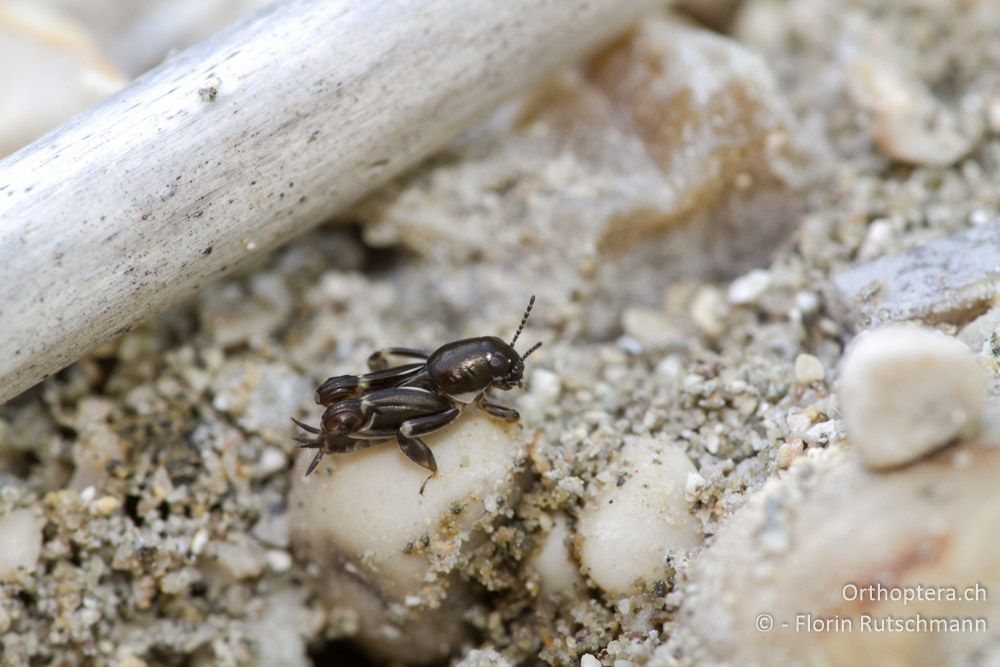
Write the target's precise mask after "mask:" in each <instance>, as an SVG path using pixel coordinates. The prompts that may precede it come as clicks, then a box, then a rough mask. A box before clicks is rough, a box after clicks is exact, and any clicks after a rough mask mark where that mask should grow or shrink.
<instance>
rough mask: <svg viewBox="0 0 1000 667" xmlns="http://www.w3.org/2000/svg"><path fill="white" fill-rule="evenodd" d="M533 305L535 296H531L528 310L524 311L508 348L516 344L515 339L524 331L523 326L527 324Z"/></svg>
mask: <svg viewBox="0 0 1000 667" xmlns="http://www.w3.org/2000/svg"><path fill="white" fill-rule="evenodd" d="M534 305H535V295H534V294H532V295H531V299H530V300H529V301H528V308H527V310H525V311H524V317H522V318H521V326H519V327H518V328H517V333H515V334H514V339H513V340H512V341H510V346H511V347H514V343H516V342H517V337H518V336H520V335H521V332H522V331H524V325H525V324H527V323H528V317H529V316H530V315H531V307H532V306H534Z"/></svg>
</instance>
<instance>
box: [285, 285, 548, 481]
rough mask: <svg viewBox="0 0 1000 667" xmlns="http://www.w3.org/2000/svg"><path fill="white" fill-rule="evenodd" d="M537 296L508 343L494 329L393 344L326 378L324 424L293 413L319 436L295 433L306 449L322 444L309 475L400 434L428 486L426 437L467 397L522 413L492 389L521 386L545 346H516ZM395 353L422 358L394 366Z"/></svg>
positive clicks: (508, 414)
mask: <svg viewBox="0 0 1000 667" xmlns="http://www.w3.org/2000/svg"><path fill="white" fill-rule="evenodd" d="M534 303H535V297H534V296H532V297H531V300H530V301H529V302H528V308H527V309H526V310H525V311H524V317H522V318H521V325H520V326H519V327H518V328H517V332H516V333H515V334H514V338H513V340H511V341H510V343H509V344H508V343H506V342H504V341H502V340H500V339H499V338H497V337H495V336H482V337H479V338H466V339H464V340H457V341H454V342H452V343H446V344H444V345H442V346H441V347H439V348H438V349H436V350H434V351H433V352H424V351H422V350H414V349H411V348H406V347H389V348H385V349H383V350H379V351H377V352H375V353H374V354H372V355H371V356H370V357H368V367H369V369H370V370H371V371H372V372H371V373H368V374H366V375H338V376H336V377H332V378H330V379H328V380H327V381H326V382H324V383H323V384H322V385H320V387H319V389H317V390H316V402H317V403H319V404H320V405H325V406H327V407H326V410H325V411H324V412H323V417H322V419H321V420H320V426H319V428H314V427H312V426H307V425H305V424H303V423H302V422H300V421H298V420H297V419H292V421H294V422H295V423H296V424H298V426H300V427H301V428H302V429H304V430H306V431H308V432H309V433H312V434H313V435H315V436H316V437H315V438H309V437H307V436H299V437H298V438H296V440H297V441H298V442H300V443H301V446H302V447H303V448H308V449H317V450H318V451H317V452H316V456H315V457H314V458H313V460H312V462H311V463H310V464H309V468H308V469H307V470H306V475H309V474H310V473H311V472H312V471H313V470H315V469H316V466H318V465H319V462H320V461H321V460H322V458H323V455H324V454H339V453H344V452H352V451H355V450H358V449H362V448H364V447H369V446H371V445H373V444H375V443H376V442H378V441H380V440H385V439H388V438H392V437H394V436H395V438H396V442H397V443H398V444H399V448H400V449H401V450H402V452H403V453H404V454H406V456H407V457H409V458H410V460H411V461H413V462H414V463H416V464H417V465H419V466H422V467H424V468H426V469H427V470H430V471H431V474H430V476H428V477H427V479H425V480H424V484H422V485H421V486H420V493H423V492H424V485H425V484H427V480H429V479H430V478H431V477H433V476H434V474H435V473H436V472H437V463H436V462H435V461H434V454H433V453H432V452H431V450H430V448H429V447H428V446H427V444H426V443H425V442H424V441H423V440H421V439H420V436H422V435H427V434H428V433H432V432H434V431H437V430H438V429H441V428H444V427H445V426H447V425H448V424H450V423H451V422H453V421H454V420H455V419H456V418H457V417H458V416H459V415H460V414H461V412H462V408H463V407H464V406H465V405H466V404H469V403H475V404H476V406H478V407H479V408H480V409H482V410H485V411H486V412H487V413H488V414H490V415H492V416H494V417H497V418H499V419H504V420H508V421H517V419H518V418H519V415H518V414H517V411H516V410H514V409H513V408H508V407H504V406H502V405H496V404H494V403H491V402H489V400H488V399H487V397H486V391H487V390H488V389H502V390H508V389H513V388H514V387H520V386H521V384H522V378H523V376H524V360H525V359H527V358H528V355H530V354H531V353H532V352H534V351H535V350H537V349H538V348H539V347H541V345H542V344H541V343H536V344H535V345H533V346H532V347H531V348H529V349H528V351H527V352H525V353H524V355H523V356H522V355H520V354H518V353H517V352H516V351H515V350H514V344H515V343H516V342H517V339H518V337H519V336H520V335H521V332H522V331H523V330H524V325H525V324H527V322H528V317H529V316H530V315H531V308H532V306H533V305H534ZM389 355H396V356H401V357H411V358H415V359H422V360H423V361H421V362H419V363H412V364H404V365H402V366H395V367H393V368H389V362H388V360H387V359H386V357H387V356H389Z"/></svg>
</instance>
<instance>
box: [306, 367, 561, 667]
mask: <svg viewBox="0 0 1000 667" xmlns="http://www.w3.org/2000/svg"><path fill="white" fill-rule="evenodd" d="M544 384H545V381H544V380H543V385H544ZM515 433H516V431H515V429H514V427H511V426H508V425H507V424H505V423H504V422H501V421H499V420H496V419H493V418H491V417H489V416H486V415H484V414H483V413H482V412H481V411H479V410H468V411H467V412H466V414H464V415H463V416H462V417H461V418H460V419H459V420H458V421H456V422H455V423H453V424H451V425H450V426H449V427H448V428H446V429H442V430H440V431H438V432H436V433H433V434H431V435H428V436H426V437H425V438H424V440H425V441H426V442H427V444H428V445H429V446H430V448H431V450H432V451H433V452H434V457H435V459H436V461H437V465H438V473H437V475H436V476H435V477H433V478H431V479H430V480H428V481H427V485H426V487H425V489H424V493H423V495H421V494H420V488H421V484H422V483H423V482H424V480H425V479H426V478H427V471H426V470H424V469H423V468H421V467H420V466H418V465H417V464H415V463H413V462H412V461H410V460H409V459H408V458H407V457H406V456H405V455H404V454H403V453H402V452H401V451H400V450H399V447H397V446H396V443H395V441H393V440H387V441H386V442H382V443H376V444H375V445H373V446H372V447H368V448H366V449H362V450H360V451H357V452H352V453H350V454H340V455H328V456H326V458H324V459H323V461H322V462H321V463H320V465H319V466H318V467H317V468H316V470H315V472H313V473H312V474H311V475H309V477H305V475H304V473H305V468H306V466H307V465H308V464H309V462H310V460H311V459H312V456H313V453H312V452H302V453H300V454H299V455H298V458H297V460H296V465H295V468H294V470H293V472H292V491H291V500H290V502H289V509H288V521H289V529H290V537H291V543H292V545H293V547H294V548H295V550H296V552H297V555H298V557H299V558H300V559H302V560H303V561H304V562H306V563H313V564H315V565H316V566H317V567H318V568H319V570H320V571H321V572H322V575H323V576H324V577H325V581H326V582H327V585H325V587H324V591H323V594H324V595H325V596H326V597H327V600H328V601H329V602H331V603H335V604H339V605H349V606H352V607H354V608H356V609H358V610H359V614H360V620H359V622H360V624H361V631H360V637H361V640H362V641H363V642H365V643H368V644H369V645H372V646H374V647H375V650H376V651H377V652H378V653H379V654H382V655H383V656H384V657H387V658H391V659H392V660H402V659H403V657H404V656H405V657H406V660H407V661H408V662H430V661H433V660H438V659H440V657H441V650H442V648H444V649H445V652H447V648H448V645H449V644H452V643H454V642H457V641H460V640H461V639H460V638H461V635H462V632H463V630H462V625H461V622H460V618H461V614H462V612H463V611H464V610H463V608H462V607H461V606H460V605H445V606H444V607H440V608H439V609H437V610H433V611H431V610H427V609H422V610H420V613H414V614H412V615H408V616H410V617H411V618H412V619H413V620H412V623H411V622H409V621H408V622H407V623H406V624H403V625H397V623H396V622H395V621H392V620H391V619H390V618H389V617H388V616H387V614H389V613H391V607H393V606H394V605H397V606H398V607H399V608H400V609H406V608H407V607H406V599H407V597H408V596H411V597H410V599H411V600H413V599H416V598H415V597H412V596H417V597H421V598H425V599H426V598H427V594H428V592H427V590H425V589H426V584H427V582H428V581H429V579H428V577H429V576H431V575H433V576H432V578H436V577H437V576H440V575H441V574H442V573H440V572H435V571H434V570H433V568H432V565H431V562H430V560H429V558H428V556H427V554H425V553H422V552H421V549H420V548H419V545H420V543H421V540H422V538H423V537H424V536H425V535H426V536H427V537H428V538H429V539H431V540H433V538H434V536H435V535H436V534H437V532H438V530H440V529H439V528H438V526H441V525H442V524H443V523H444V522H447V525H448V526H450V528H449V530H454V533H455V534H456V535H461V534H464V535H467V536H468V535H470V534H471V532H472V530H473V526H474V525H475V524H476V523H477V522H478V521H480V520H482V519H485V518H487V517H486V514H485V507H486V504H487V503H486V499H487V498H492V499H493V500H491V501H490V503H491V504H492V505H493V506H495V507H499V503H498V502H497V501H496V498H497V497H498V496H502V497H508V494H509V493H510V491H511V488H512V485H513V471H514V468H515V461H516V458H517V447H516V445H515V442H514V435H515ZM348 508H349V509H348ZM456 509H457V510H458V511H457V512H456V511H455V510H456ZM414 546H418V548H417V549H414ZM455 546H456V547H457V546H458V545H457V544H456V545H455ZM432 548H433V547H432ZM456 556H457V553H456ZM345 571H347V572H349V573H350V572H352V571H353V572H354V573H355V575H356V576H347V575H345V574H344V572H345ZM358 582H364V583H358ZM435 588H436V587H434V586H431V587H430V590H431V591H433V590H435ZM465 594H466V593H465V591H464V589H463V585H462V584H461V583H460V582H458V581H456V582H453V584H452V586H451V587H450V588H449V596H455V597H457V598H458V599H461V597H462V595H465ZM411 611H414V612H415V611H416V610H411ZM428 625H432V626H433V628H432V629H429V628H428ZM386 628H390V629H391V631H393V632H396V633H397V640H396V641H392V642H386V641H385V637H384V636H383V634H382V633H383V631H384V630H385V629H386Z"/></svg>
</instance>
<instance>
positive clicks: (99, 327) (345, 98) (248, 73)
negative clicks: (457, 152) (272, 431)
mask: <svg viewBox="0 0 1000 667" xmlns="http://www.w3.org/2000/svg"><path fill="white" fill-rule="evenodd" d="M656 4H658V3H657V2H656V0H628V1H627V2H622V1H621V0H504V1H503V2H490V3H482V2H465V1H464V0H420V1H419V2H414V1H413V0H379V1H378V2H331V1H329V0H289V1H288V2H284V3H281V4H278V5H277V6H274V7H272V8H270V9H267V10H264V11H262V12H259V13H257V14H255V15H253V16H251V17H250V18H248V19H246V20H243V21H241V22H239V23H237V24H235V25H233V26H231V27H230V28H228V29H226V30H224V31H222V32H220V33H218V34H217V35H215V36H214V37H212V38H211V39H208V40H206V41H204V42H202V43H200V44H197V45H195V46H194V47H192V48H190V49H188V50H186V51H184V52H183V53H181V54H179V55H177V56H175V57H173V58H171V59H169V60H168V61H167V62H165V63H164V64H163V65H161V66H160V67H158V68H157V69H155V70H153V71H151V72H149V73H148V74H146V75H144V76H142V77H140V78H139V79H137V80H136V81H135V82H134V83H133V84H132V85H130V86H129V87H128V88H126V89H125V90H123V91H122V92H121V93H119V94H118V95H116V96H114V97H113V98H111V99H109V100H107V101H105V102H104V103H102V104H101V105H99V106H97V107H95V108H94V109H92V110H90V111H88V112H86V113H84V114H82V115H80V116H78V117H77V118H75V119H73V120H72V121H70V122H69V123H67V124H66V125H64V126H63V127H61V128H60V129H58V130H57V131H55V132H53V133H51V134H49V135H47V136H45V137H43V138H42V139H40V140H39V141H37V142H35V143H34V144H32V145H31V146H28V147H27V148H25V149H24V150H22V151H20V152H19V153H17V154H15V155H13V156H11V157H9V158H7V159H6V160H3V161H0V402H2V401H5V400H7V399H9V398H11V397H12V396H15V395H16V394H18V393H20V392H21V391H23V390H24V389H27V388H28V387H30V386H32V385H33V384H35V383H36V382H38V381H40V380H42V379H43V378H45V377H47V376H48V375H49V374H51V373H53V372H55V371H57V370H59V369H60V368H62V367H64V366H65V365H67V364H68V363H70V362H72V361H74V360H76V359H78V358H79V357H80V356H82V355H83V354H85V353H87V352H88V351H90V350H92V349H94V348H95V347H97V346H98V345H100V344H101V343H103V342H104V341H107V340H109V339H110V338H111V337H113V336H115V335H117V334H120V333H122V332H124V331H127V330H128V329H129V328H130V327H132V326H133V325H134V324H136V322H138V321H140V320H141V319H143V318H145V317H146V316H148V315H150V314H153V313H156V312H158V311H160V310H162V309H164V308H166V307H167V306H169V305H171V304H173V303H175V302H177V301H179V300H180V299H182V298H184V297H186V296H188V295H190V294H192V293H193V292H194V291H195V290H197V289H198V288H199V287H200V286H203V285H205V284H207V283H208V282H210V281H212V280H215V279H216V278H218V277H219V276H221V275H222V274H224V273H226V272H227V271H228V270H230V269H232V268H233V267H235V266H237V265H238V264H239V263H240V262H241V261H242V260H243V259H245V258H246V257H247V256H248V255H250V254H252V253H253V252H254V250H255V249H256V250H257V251H260V250H264V249H267V248H269V247H271V246H273V245H275V244H277V243H279V242H281V241H283V240H285V239H288V238H289V237H290V236H293V235H294V234H297V233H300V232H302V231H304V230H305V229H307V228H309V227H310V226H312V225H314V224H316V223H318V222H320V221H322V220H324V219H327V218H329V217H330V216H331V215H332V214H334V213H335V212H337V211H338V210H339V209H342V208H343V207H344V206H346V205H348V204H350V203H351V202H352V201H354V200H356V199H357V198H358V197H360V196H361V195H363V194H365V193H366V192H368V191H370V190H372V189H373V188H376V187H378V186H379V185H381V184H383V183H385V182H386V181H388V180H389V179H391V178H392V177H393V176H395V175H397V174H399V173H400V172H401V171H402V170H404V169H406V168H407V167H409V166H412V165H413V164H414V163H415V162H417V161H418V160H420V159H422V158H423V157H426V156H427V155H428V154H429V153H430V152H431V151H433V150H435V149H436V148H439V147H440V146H441V145H443V144H444V143H445V142H446V141H448V140H449V139H450V138H452V137H453V136H454V135H455V134H457V133H458V132H459V131H461V130H462V129H464V128H465V127H467V126H468V125H469V124H470V123H472V122H473V121H475V120H476V119H477V118H479V117H480V116H481V115H483V114H484V113H485V112H486V111H488V110H489V109H490V108H491V107H493V106H495V105H496V104H497V103H498V102H499V101H501V100H502V99H503V98H504V97H505V96H507V95H509V94H510V93H511V92H513V91H514V90H516V89H518V88H520V87H523V86H524V85H526V84H528V83H531V82H533V81H535V80H537V79H538V78H539V77H540V76H542V75H544V74H545V73H546V72H547V71H549V70H551V69H552V68H553V67H554V66H556V65H558V64H560V63H562V62H564V61H567V60H569V59H572V58H576V57H579V56H580V55H582V54H583V52H585V51H586V50H588V49H591V48H593V47H595V46H596V45H598V44H599V43H601V42H602V41H605V40H607V39H609V38H610V37H612V36H614V35H615V34H616V33H618V32H620V31H621V30H622V29H623V28H624V27H626V26H627V24H628V23H629V22H630V21H632V20H634V18H635V17H636V16H637V15H638V14H639V13H640V12H641V11H644V10H646V9H648V8H649V7H650V6H653V5H656Z"/></svg>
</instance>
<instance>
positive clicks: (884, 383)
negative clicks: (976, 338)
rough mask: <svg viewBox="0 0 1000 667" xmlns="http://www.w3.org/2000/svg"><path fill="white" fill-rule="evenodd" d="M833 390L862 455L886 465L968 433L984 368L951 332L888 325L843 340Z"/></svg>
mask: <svg viewBox="0 0 1000 667" xmlns="http://www.w3.org/2000/svg"><path fill="white" fill-rule="evenodd" d="M839 398H840V406H841V411H842V413H843V416H844V422H845V425H846V428H847V432H848V434H849V435H850V438H851V441H852V442H853V443H854V446H855V447H856V448H857V451H858V453H859V454H860V455H861V458H862V460H864V462H865V463H867V464H868V465H869V466H871V467H873V468H883V467H890V466H895V465H900V464H903V463H908V462H910V461H913V460H915V459H917V458H919V457H920V456H922V455H924V454H926V453H928V452H931V451H933V450H935V449H937V448H939V447H942V446H944V445H946V444H948V443H949V442H951V441H952V440H954V439H955V438H958V437H962V436H968V435H971V434H972V433H973V432H974V431H975V430H976V428H977V427H978V424H979V420H980V417H981V416H982V412H983V409H984V408H985V405H986V376H985V371H984V370H983V368H982V366H980V365H979V363H978V361H977V360H976V357H975V356H974V355H973V354H972V352H971V351H970V350H969V348H968V347H966V346H965V345H963V344H962V343H961V342H959V341H957V340H955V339H954V338H951V337H950V336H946V335H944V334H942V333H939V332H937V331H934V330H932V329H927V328H924V327H917V326H893V327H886V328H884V329H879V330H877V331H872V332H869V333H865V334H862V335H860V336H858V338H857V339H856V340H855V341H854V342H853V343H852V344H851V346H850V347H849V348H848V350H847V354H846V355H845V358H844V363H843V368H842V371H841V379H840V391H839Z"/></svg>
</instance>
